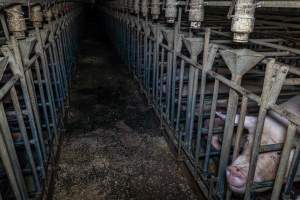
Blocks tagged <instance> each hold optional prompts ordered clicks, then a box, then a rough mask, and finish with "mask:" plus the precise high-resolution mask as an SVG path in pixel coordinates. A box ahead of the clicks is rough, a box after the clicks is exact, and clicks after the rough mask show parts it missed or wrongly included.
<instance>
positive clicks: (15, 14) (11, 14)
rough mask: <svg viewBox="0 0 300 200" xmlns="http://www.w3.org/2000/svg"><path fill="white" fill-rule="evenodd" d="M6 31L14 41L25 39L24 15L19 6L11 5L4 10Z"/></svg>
mask: <svg viewBox="0 0 300 200" xmlns="http://www.w3.org/2000/svg"><path fill="white" fill-rule="evenodd" d="M5 11H6V15H7V23H8V29H9V31H10V32H11V33H13V35H14V36H15V37H16V39H23V38H25V31H26V30H27V27H26V23H25V17H24V13H23V11H22V7H21V5H13V6H11V7H9V8H7V9H6V10H5Z"/></svg>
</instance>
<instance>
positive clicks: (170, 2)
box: [165, 0, 177, 24]
mask: <svg viewBox="0 0 300 200" xmlns="http://www.w3.org/2000/svg"><path fill="white" fill-rule="evenodd" d="M176 6H177V2H176V0H167V2H166V12H165V17H166V20H167V23H169V24H174V23H175V19H176V16H177V7H176Z"/></svg>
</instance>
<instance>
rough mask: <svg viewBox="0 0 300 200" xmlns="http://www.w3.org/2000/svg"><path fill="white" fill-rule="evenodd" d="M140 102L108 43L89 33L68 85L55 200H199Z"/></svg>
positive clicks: (155, 122)
mask: <svg viewBox="0 0 300 200" xmlns="http://www.w3.org/2000/svg"><path fill="white" fill-rule="evenodd" d="M101 38H102V39H101ZM144 102H145V101H144V99H143V97H142V96H141V95H140V94H139V91H138V88H137V85H136V84H135V83H134V82H133V81H132V79H131V75H130V74H129V72H128V71H127V67H126V66H125V65H123V64H121V61H120V60H118V56H117V55H116V53H115V51H114V50H113V49H112V47H111V46H110V44H109V43H108V42H107V39H106V38H105V37H103V36H101V35H100V36H98V34H97V33H95V31H93V30H90V31H88V33H87V35H86V37H85V38H84V39H83V40H82V44H81V49H80V53H79V60H78V68H77V72H76V76H75V79H74V81H73V86H72V91H71V111H70V119H69V122H68V124H67V133H66V135H65V136H64V138H63V142H62V145H61V153H60V158H59V161H58V165H57V173H56V176H55V182H54V192H53V199H54V200H67V199H72V200H77V199H87V200H89V199H91V200H92V199H93V200H95V199H107V200H110V199H132V200H133V199H197V196H196V195H195V193H194V192H193V190H192V189H191V187H190V186H189V184H188V181H187V179H186V178H185V176H184V173H183V172H182V170H181V169H180V168H179V167H178V165H177V163H176V161H175V158H174V156H173V155H172V153H171V152H170V150H169V149H168V145H167V143H166V141H165V140H164V138H163V137H162V135H161V131H160V129H159V124H158V122H157V121H156V118H155V117H154V114H153V112H152V110H151V109H150V107H149V106H147V105H146V104H145V103H144Z"/></svg>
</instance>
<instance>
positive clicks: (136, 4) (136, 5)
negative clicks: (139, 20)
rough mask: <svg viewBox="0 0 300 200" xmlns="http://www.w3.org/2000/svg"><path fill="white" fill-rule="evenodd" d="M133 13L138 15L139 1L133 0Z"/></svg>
mask: <svg viewBox="0 0 300 200" xmlns="http://www.w3.org/2000/svg"><path fill="white" fill-rule="evenodd" d="M134 13H135V14H139V13H140V1H139V0H134Z"/></svg>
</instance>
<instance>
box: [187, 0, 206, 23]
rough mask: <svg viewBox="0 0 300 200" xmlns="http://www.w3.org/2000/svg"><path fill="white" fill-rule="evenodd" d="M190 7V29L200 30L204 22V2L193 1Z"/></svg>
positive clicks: (202, 0) (201, 0)
mask: <svg viewBox="0 0 300 200" xmlns="http://www.w3.org/2000/svg"><path fill="white" fill-rule="evenodd" d="M189 7H190V10H189V21H190V28H191V29H200V27H201V22H203V20H204V0H191V1H190V3H189Z"/></svg>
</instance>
